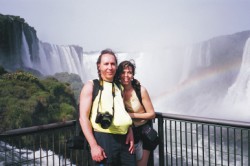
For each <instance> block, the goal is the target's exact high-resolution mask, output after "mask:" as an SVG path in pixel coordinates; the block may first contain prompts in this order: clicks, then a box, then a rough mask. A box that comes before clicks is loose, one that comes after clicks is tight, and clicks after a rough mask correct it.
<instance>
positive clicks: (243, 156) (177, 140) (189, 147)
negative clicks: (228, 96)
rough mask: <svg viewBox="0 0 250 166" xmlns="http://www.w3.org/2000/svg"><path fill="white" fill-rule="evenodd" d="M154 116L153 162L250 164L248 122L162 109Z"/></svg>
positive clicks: (172, 163)
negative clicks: (157, 141)
mask: <svg viewBox="0 0 250 166" xmlns="http://www.w3.org/2000/svg"><path fill="white" fill-rule="evenodd" d="M157 120H158V122H157V123H158V133H159V136H160V139H161V141H160V145H159V152H158V154H159V159H158V160H156V161H159V162H157V163H156V162H155V165H160V166H165V165H171V166H173V165H181V166H184V165H185V166H187V165H195V166H196V165H197V166H199V165H201V166H204V165H209V166H210V165H215V166H217V165H221V166H222V165H223V166H236V165H241V166H246V165H250V122H237V121H227V120H221V119H212V118H201V117H193V116H184V115H174V114H164V113H157ZM154 156H155V155H154Z"/></svg>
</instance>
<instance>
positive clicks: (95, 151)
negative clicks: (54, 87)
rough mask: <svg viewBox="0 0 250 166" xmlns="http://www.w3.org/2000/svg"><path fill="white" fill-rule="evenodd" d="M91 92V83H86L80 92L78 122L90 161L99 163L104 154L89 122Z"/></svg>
mask: <svg viewBox="0 0 250 166" xmlns="http://www.w3.org/2000/svg"><path fill="white" fill-rule="evenodd" d="M92 92H93V82H91V81H88V82H87V83H86V84H85V85H84V87H83V88H82V90H81V93H80V102H79V110H80V116H79V121H80V124H81V128H82V131H83V133H84V135H85V137H86V139H87V141H88V143H89V145H90V149H91V155H92V159H93V160H94V161H97V162H100V161H102V160H103V159H104V158H106V154H105V152H104V150H103V149H102V147H100V146H99V145H98V144H97V142H96V139H95V137H94V134H93V130H92V126H91V123H90V120H89V115H90V111H91V106H92Z"/></svg>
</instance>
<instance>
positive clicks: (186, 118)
mask: <svg viewBox="0 0 250 166" xmlns="http://www.w3.org/2000/svg"><path fill="white" fill-rule="evenodd" d="M158 117H163V118H169V119H175V120H183V121H189V122H196V123H206V124H214V125H223V126H231V127H241V128H248V129H249V128H250V122H244V121H234V120H225V119H216V118H206V117H198V116H188V115H180V114H170V113H160V112H156V118H158Z"/></svg>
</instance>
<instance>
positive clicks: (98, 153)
mask: <svg viewBox="0 0 250 166" xmlns="http://www.w3.org/2000/svg"><path fill="white" fill-rule="evenodd" d="M91 156H92V159H93V160H94V161H96V162H101V161H102V160H103V159H105V158H107V156H106V154H105V152H104V150H103V148H102V147H100V146H99V145H95V146H94V147H91Z"/></svg>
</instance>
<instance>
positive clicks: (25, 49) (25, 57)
mask: <svg viewBox="0 0 250 166" xmlns="http://www.w3.org/2000/svg"><path fill="white" fill-rule="evenodd" d="M21 54H22V61H23V63H24V66H25V67H27V68H33V64H32V62H31V59H30V53H29V47H28V44H27V40H26V37H25V35H24V32H23V31H22V47H21Z"/></svg>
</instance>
